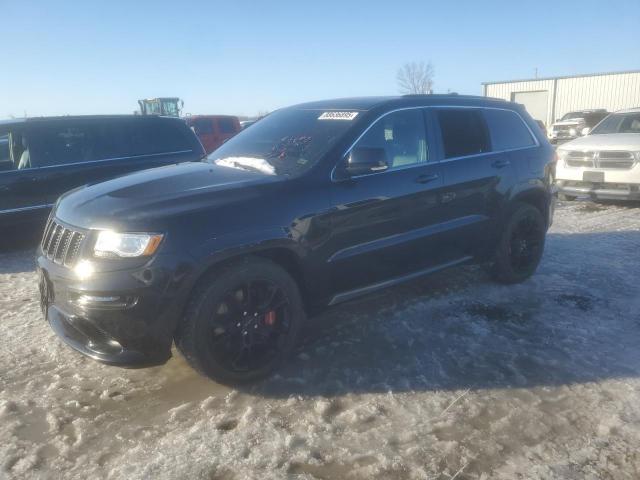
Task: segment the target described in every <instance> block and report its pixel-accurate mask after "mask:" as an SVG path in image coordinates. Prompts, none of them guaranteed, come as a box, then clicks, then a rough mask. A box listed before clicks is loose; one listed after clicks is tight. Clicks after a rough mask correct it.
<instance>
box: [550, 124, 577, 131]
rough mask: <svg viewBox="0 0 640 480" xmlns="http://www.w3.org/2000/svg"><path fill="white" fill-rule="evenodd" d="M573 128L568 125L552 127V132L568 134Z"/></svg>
mask: <svg viewBox="0 0 640 480" xmlns="http://www.w3.org/2000/svg"><path fill="white" fill-rule="evenodd" d="M572 128H573V127H572V126H570V125H554V126H553V130H554V131H555V132H568V131H569V130H571V129H572Z"/></svg>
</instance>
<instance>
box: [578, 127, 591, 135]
mask: <svg viewBox="0 0 640 480" xmlns="http://www.w3.org/2000/svg"><path fill="white" fill-rule="evenodd" d="M590 131H591V129H590V128H589V127H584V128H583V129H582V131H581V132H580V133H581V134H582V135H589V132H590Z"/></svg>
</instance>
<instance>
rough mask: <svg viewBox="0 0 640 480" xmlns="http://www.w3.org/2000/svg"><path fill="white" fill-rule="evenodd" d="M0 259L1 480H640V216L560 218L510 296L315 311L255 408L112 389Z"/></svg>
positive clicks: (133, 387)
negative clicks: (536, 263)
mask: <svg viewBox="0 0 640 480" xmlns="http://www.w3.org/2000/svg"><path fill="white" fill-rule="evenodd" d="M32 257H33V249H29V250H28V251H17V252H9V253H2V254H0V334H1V335H0V338H1V340H0V478H2V477H7V478H74V479H75V478H77V479H86V478H92V479H93V478H149V479H164V478H192V479H200V478H201V479H209V480H213V479H218V480H221V479H225V480H227V479H245V478H256V479H266V478H310V479H311V478H317V479H327V478H341V479H350V478H354V479H369V478H389V479H422V478H432V479H454V478H455V479H487V480H488V479H510V480H511V479H518V478H527V479H528V478H536V479H537V478H541V479H552V478H553V479H626V478H628V479H637V478H640V207H638V206H635V207H625V206H613V205H606V206H602V205H595V204H592V203H588V202H575V203H571V204H565V205H560V206H559V209H558V211H557V213H556V219H555V224H554V226H553V227H552V229H551V232H550V234H549V237H548V244H547V250H546V253H545V257H544V260H543V263H542V265H541V268H540V270H539V272H538V274H537V275H535V276H534V277H533V278H532V279H531V280H529V281H528V282H526V283H524V284H522V285H517V286H499V285H495V284H493V283H491V282H490V281H489V280H488V279H487V277H486V276H485V275H484V273H482V271H481V270H480V269H478V268H470V267H465V268H459V269H457V270H455V271H452V272H447V273H442V274H439V275H436V276H433V277H431V278H428V279H425V280H421V281H419V282H413V283H411V284H408V285H403V286H400V287H397V288H394V289H391V290H388V291H386V292H384V293H382V294H379V295H376V296H371V297H367V298H364V299H362V300H359V301H357V302H353V303H350V304H346V305H341V306H338V307H335V308H332V309H330V310H328V311H326V312H324V313H323V314H322V315H320V316H319V317H317V318H315V319H314V321H313V324H312V326H311V327H310V329H309V332H308V334H307V336H306V338H305V340H304V342H303V345H301V348H300V350H299V353H298V355H297V356H296V357H294V358H293V359H292V361H291V363H290V365H288V366H287V367H286V368H285V369H283V370H282V371H281V372H280V374H279V375H277V376H276V377H274V378H271V379H269V380H267V381H264V382H262V383H261V384H258V385H255V386H252V387H249V388H247V389H246V390H244V391H237V390H230V389H228V388H224V387H221V386H219V385H216V384H215V383H213V382H211V381H209V380H206V379H204V378H201V377H199V376H198V375H197V374H195V373H194V372H193V371H192V370H191V369H190V368H189V367H188V366H187V365H186V363H185V362H184V360H183V359H182V358H180V357H179V356H178V355H176V356H175V357H174V358H173V359H172V360H171V361H170V362H169V363H168V364H167V365H165V366H163V367H158V368H153V369H146V370H121V369H117V368H113V367H106V366H103V365H100V364H98V363H95V362H93V361H91V360H88V359H85V358H84V357H82V356H80V355H78V354H76V353H74V352H73V351H71V350H70V349H69V348H67V347H65V346H64V345H62V343H61V342H60V341H58V340H57V339H56V337H55V336H54V335H53V333H52V332H51V331H50V329H49V328H48V326H47V325H46V324H45V323H44V322H43V320H42V318H41V315H40V311H39V307H38V301H37V288H36V276H35V274H34V269H33V260H32Z"/></svg>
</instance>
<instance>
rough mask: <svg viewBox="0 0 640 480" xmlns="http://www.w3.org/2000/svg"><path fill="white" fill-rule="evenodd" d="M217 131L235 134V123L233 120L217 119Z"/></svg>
mask: <svg viewBox="0 0 640 480" xmlns="http://www.w3.org/2000/svg"><path fill="white" fill-rule="evenodd" d="M217 122H218V130H219V131H220V133H236V131H237V130H238V129H237V128H236V122H235V121H234V119H233V118H224V117H223V118H218V120H217Z"/></svg>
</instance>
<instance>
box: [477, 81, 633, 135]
mask: <svg viewBox="0 0 640 480" xmlns="http://www.w3.org/2000/svg"><path fill="white" fill-rule="evenodd" d="M541 90H546V91H548V92H549V108H548V112H547V118H546V120H545V119H541V120H543V121H544V122H545V123H546V124H547V125H550V124H551V123H553V121H554V119H556V118H560V117H561V116H562V115H564V114H565V113H567V112H570V111H572V110H582V109H587V108H606V109H607V110H609V111H612V112H613V111H616V110H620V109H623V108H632V107H640V72H627V73H613V74H602V75H589V76H583V77H569V78H556V79H553V78H552V79H543V80H528V81H517V82H501V83H488V84H485V85H484V95H485V96H488V97H496V98H503V99H505V100H512V99H513V93H515V92H534V91H541Z"/></svg>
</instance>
